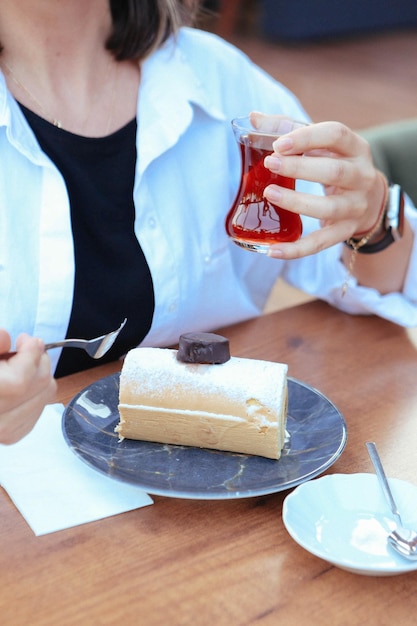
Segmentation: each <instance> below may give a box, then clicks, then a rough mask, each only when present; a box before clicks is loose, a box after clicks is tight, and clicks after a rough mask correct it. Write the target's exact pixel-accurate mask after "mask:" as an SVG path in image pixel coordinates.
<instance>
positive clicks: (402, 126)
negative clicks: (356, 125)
mask: <svg viewBox="0 0 417 626" xmlns="http://www.w3.org/2000/svg"><path fill="white" fill-rule="evenodd" d="M360 134H361V135H362V137H364V138H365V139H366V140H367V141H368V142H369V144H370V146H371V150H372V156H373V159H374V162H375V165H376V166H377V167H378V169H380V170H381V171H382V172H384V174H385V175H386V176H387V178H388V180H389V181H390V182H392V183H397V184H399V185H401V187H402V188H403V189H404V191H405V192H406V193H407V194H408V195H409V196H410V198H411V199H412V200H413V202H414V204H415V206H417V118H415V119H410V120H404V121H400V122H393V123H390V124H382V125H380V126H373V127H372V128H368V129H365V130H362V131H360Z"/></svg>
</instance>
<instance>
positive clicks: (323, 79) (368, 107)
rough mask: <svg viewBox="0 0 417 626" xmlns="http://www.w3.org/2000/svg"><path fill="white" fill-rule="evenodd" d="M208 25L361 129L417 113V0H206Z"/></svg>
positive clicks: (333, 115)
mask: <svg viewBox="0 0 417 626" xmlns="http://www.w3.org/2000/svg"><path fill="white" fill-rule="evenodd" d="M206 8H207V10H208V11H209V12H210V13H211V14H209V15H207V16H206V17H205V18H204V20H203V23H202V27H203V28H206V29H207V30H212V31H214V32H217V33H218V34H220V35H221V36H223V37H224V38H225V39H228V40H229V41H231V42H233V43H235V44H236V45H237V46H238V47H239V48H241V49H242V50H244V51H245V52H247V53H248V54H249V56H250V57H251V58H252V59H253V60H254V61H255V62H256V63H258V64H259V65H261V66H262V67H263V68H264V69H266V70H267V71H268V72H269V73H270V74H272V75H273V76H274V77H275V78H277V79H278V80H280V81H281V82H283V83H284V84H285V85H287V87H289V88H290V89H291V90H292V91H293V92H294V93H295V94H296V95H297V96H298V98H299V99H300V100H301V102H302V103H303V105H304V107H305V108H306V109H307V111H308V113H309V114H310V116H311V117H312V118H313V120H314V121H321V120H326V119H327V120H330V119H337V120H339V121H341V122H344V123H346V124H348V125H349V126H351V127H353V128H355V129H362V128H366V127H368V126H371V125H375V124H380V123H384V122H391V121H395V120H399V119H406V118H409V117H417V0H286V1H285V2H284V1H283V0H207V1H206Z"/></svg>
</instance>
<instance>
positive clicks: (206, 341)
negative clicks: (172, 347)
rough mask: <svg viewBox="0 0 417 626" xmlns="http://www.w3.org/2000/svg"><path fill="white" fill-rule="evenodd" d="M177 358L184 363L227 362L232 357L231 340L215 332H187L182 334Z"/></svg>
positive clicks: (213, 363)
mask: <svg viewBox="0 0 417 626" xmlns="http://www.w3.org/2000/svg"><path fill="white" fill-rule="evenodd" d="M177 359H178V361H182V362H183V363H209V364H212V365H215V364H220V363H226V362H227V361H228V360H229V359H230V348H229V340H228V339H226V337H222V336H221V335H215V334H214V333H185V334H184V335H181V336H180V340H179V346H178V352H177Z"/></svg>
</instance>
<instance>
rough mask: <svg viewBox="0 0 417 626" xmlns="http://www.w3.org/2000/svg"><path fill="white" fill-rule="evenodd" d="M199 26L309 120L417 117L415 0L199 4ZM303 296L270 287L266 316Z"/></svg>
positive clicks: (359, 123) (365, 124) (365, 122)
mask: <svg viewBox="0 0 417 626" xmlns="http://www.w3.org/2000/svg"><path fill="white" fill-rule="evenodd" d="M205 5H206V6H205V8H206V14H205V16H204V18H203V19H202V21H201V24H200V26H201V27H202V28H204V29H206V30H209V31H212V32H215V33H217V34H219V35H221V36H222V37H224V38H225V39H227V40H228V41H230V42H232V43H234V44H235V45H236V46H238V47H239V48H240V49H242V50H243V51H244V52H246V53H247V54H248V55H249V56H250V57H251V58H252V60H253V61H255V62H256V63H257V64H258V65H260V66H261V67H263V68H264V69H265V70H266V71H268V72H269V73H270V74H272V75H273V76H274V77H275V78H276V79H277V80H279V81H281V82H282V83H284V84H285V85H286V86H287V87H289V89H291V91H292V92H293V93H294V94H295V95H296V96H297V97H298V98H299V99H300V101H301V102H302V104H303V106H304V108H305V109H306V111H307V112H308V114H309V115H310V116H311V118H312V119H313V121H316V122H319V121H323V120H338V121H340V122H343V123H345V124H347V125H348V126H350V127H351V128H353V129H355V130H364V129H367V128H369V127H371V126H376V125H380V124H387V123H393V122H397V121H401V120H407V119H409V118H416V119H417V0H286V1H284V0H206V3H205ZM308 299H309V298H308V296H306V294H304V293H302V292H300V291H298V290H296V289H293V288H291V287H289V286H287V285H286V284H284V283H282V281H278V283H277V285H276V287H275V288H274V289H273V291H272V293H271V296H270V298H269V301H268V303H267V306H266V311H272V310H277V309H280V308H285V307H287V306H292V305H295V304H300V303H302V302H304V301H306V300H308Z"/></svg>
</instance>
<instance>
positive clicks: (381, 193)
mask: <svg viewBox="0 0 417 626" xmlns="http://www.w3.org/2000/svg"><path fill="white" fill-rule="evenodd" d="M251 119H252V123H253V124H254V126H255V127H256V128H265V127H266V128H268V130H269V131H270V130H271V127H274V126H275V128H277V129H278V128H279V127H280V126H282V125H283V118H282V116H270V115H268V116H266V115H263V114H260V113H252V114H251ZM284 119H285V118H284ZM288 128H289V125H288V120H287V123H286V124H285V122H284V129H285V130H286V131H287V130H288ZM273 147H274V153H273V154H272V155H271V156H269V157H267V158H266V159H265V166H266V167H268V168H269V169H270V170H271V171H272V172H274V173H279V174H282V175H283V176H288V177H290V178H295V179H303V180H308V181H314V182H318V183H321V184H322V185H323V187H324V189H325V194H326V195H325V196H324V197H323V196H316V195H310V194H306V193H301V192H298V191H293V190H290V189H286V188H285V187H279V186H277V185H269V186H268V187H266V189H265V192H264V194H265V197H266V198H267V200H269V201H270V202H273V203H274V204H278V205H279V206H280V207H282V208H285V209H288V210H289V211H292V212H294V213H299V214H300V215H308V216H311V217H314V218H317V219H319V220H320V223H321V226H322V227H321V228H320V229H319V230H317V231H315V232H313V233H311V234H308V235H306V236H305V237H302V238H301V239H300V240H298V241H296V242H294V243H280V244H276V245H273V246H271V248H270V252H269V254H270V256H273V257H279V258H284V259H294V258H298V257H303V256H307V255H309V254H315V253H316V252H319V251H320V250H323V249H325V248H328V247H330V246H332V245H334V244H336V243H339V242H341V241H344V240H346V239H349V238H350V237H352V236H354V235H356V234H364V233H367V232H369V231H371V230H372V228H373V227H374V226H375V224H376V223H377V221H378V217H379V216H380V212H381V208H382V204H383V203H384V197H385V194H386V181H385V178H384V176H383V175H382V174H381V173H380V172H378V170H376V169H375V167H374V165H373V162H372V157H371V151H370V148H369V145H368V143H367V142H366V141H365V140H364V139H362V138H361V137H360V136H359V135H357V134H356V133H354V132H353V131H352V130H350V129H349V128H347V127H346V126H344V125H343V124H340V123H338V122H321V123H317V124H310V125H300V124H299V125H298V127H297V125H296V127H295V129H294V130H290V132H287V134H285V135H283V136H281V137H280V138H278V139H277V140H276V141H275V142H274V144H273Z"/></svg>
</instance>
